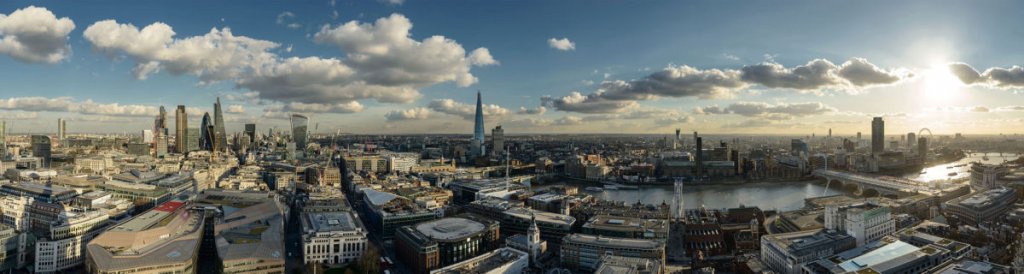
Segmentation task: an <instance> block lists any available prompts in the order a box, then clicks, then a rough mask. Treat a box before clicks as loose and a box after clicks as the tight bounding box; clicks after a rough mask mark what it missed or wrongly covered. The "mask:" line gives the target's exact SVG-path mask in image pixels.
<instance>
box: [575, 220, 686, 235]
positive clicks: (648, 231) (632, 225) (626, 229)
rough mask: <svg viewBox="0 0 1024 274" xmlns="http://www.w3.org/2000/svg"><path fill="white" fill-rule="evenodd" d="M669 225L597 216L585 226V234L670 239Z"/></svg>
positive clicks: (665, 221)
mask: <svg viewBox="0 0 1024 274" xmlns="http://www.w3.org/2000/svg"><path fill="white" fill-rule="evenodd" d="M668 230H669V225H668V221H667V220H663V219H641V218H634V217H622V216H611V215H597V216H594V217H591V218H590V220H588V221H587V223H585V224H583V233H584V234H590V235H601V236H608V237H619V238H633V239H661V240H667V239H668Z"/></svg>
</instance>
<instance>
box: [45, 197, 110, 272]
mask: <svg viewBox="0 0 1024 274" xmlns="http://www.w3.org/2000/svg"><path fill="white" fill-rule="evenodd" d="M109 217H110V216H109V215H107V214H106V213H104V212H101V211H85V212H66V213H65V214H62V215H61V216H60V219H58V221H57V222H55V223H54V224H53V225H52V226H51V227H50V232H49V233H48V234H47V235H45V236H44V237H40V238H38V239H37V240H36V249H35V254H36V260H35V261H36V262H35V271H36V272H38V273H54V272H57V271H62V270H67V269H71V268H74V267H78V266H81V265H82V263H83V262H85V257H86V256H85V253H86V250H85V247H86V244H87V243H89V241H91V240H92V239H93V238H95V237H96V235H99V234H100V233H101V232H102V231H103V230H104V229H106V228H107V225H108V219H109Z"/></svg>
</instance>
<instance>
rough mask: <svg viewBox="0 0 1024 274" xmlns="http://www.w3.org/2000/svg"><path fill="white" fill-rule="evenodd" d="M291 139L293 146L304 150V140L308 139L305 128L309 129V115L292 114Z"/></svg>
mask: <svg viewBox="0 0 1024 274" xmlns="http://www.w3.org/2000/svg"><path fill="white" fill-rule="evenodd" d="M291 122H292V141H294V142H295V147H296V148H298V150H300V151H302V150H306V141H307V140H308V138H309V137H308V136H306V135H307V130H309V117H306V116H304V115H302V114H292V119H291Z"/></svg>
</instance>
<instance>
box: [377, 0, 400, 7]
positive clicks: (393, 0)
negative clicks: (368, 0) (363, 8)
mask: <svg viewBox="0 0 1024 274" xmlns="http://www.w3.org/2000/svg"><path fill="white" fill-rule="evenodd" d="M377 1H379V2H381V3H384V4H388V5H392V6H399V5H402V4H403V3H405V0H377Z"/></svg>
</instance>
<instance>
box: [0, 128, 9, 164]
mask: <svg viewBox="0 0 1024 274" xmlns="http://www.w3.org/2000/svg"><path fill="white" fill-rule="evenodd" d="M5 157H7V121H5V120H0V160H3V159H4V158H5Z"/></svg>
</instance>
